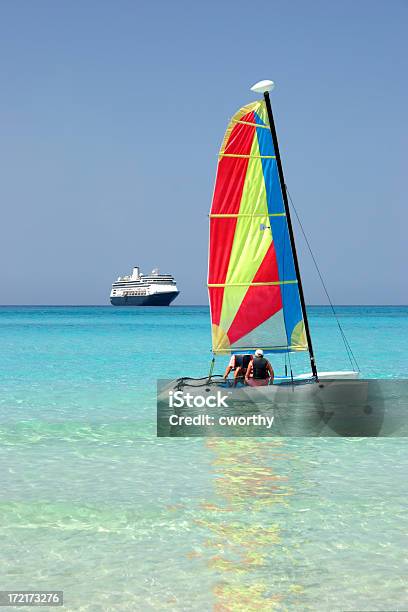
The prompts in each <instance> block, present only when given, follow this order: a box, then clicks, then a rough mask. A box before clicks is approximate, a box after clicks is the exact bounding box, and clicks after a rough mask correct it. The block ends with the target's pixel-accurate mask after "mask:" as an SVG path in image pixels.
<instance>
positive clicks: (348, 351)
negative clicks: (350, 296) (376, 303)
mask: <svg viewBox="0 0 408 612" xmlns="http://www.w3.org/2000/svg"><path fill="white" fill-rule="evenodd" d="M285 189H286V191H287V194H288V196H289V200H290V203H291V205H292V208H293V210H294V212H295V215H296V219H297V220H298V223H299V226H300V229H301V231H302V234H303V237H304V239H305V241H306V244H307V248H308V249H309V253H310V255H311V257H312V260H313V263H314V265H315V268H316V270H317V273H318V275H319V278H320V282H321V283H322V286H323V289H324V292H325V294H326V297H327V299H328V302H329V304H330V307H331V310H332V313H333V315H334V318H335V319H336V322H337V325H338V328H339V330H340V334H341V337H342V339H343V342H344V346H345V347H346V352H347V356H348V358H349V360H350V363H351V367H352V368H354V367H356V368H357V371H358V372H359V371H360V367H359V365H358V362H357V359H356V358H355V356H354V353H353V351H352V349H351V346H350V343H349V341H348V340H347V338H346V334H345V333H344V331H343V328H342V326H341V324H340V321H339V319H338V316H337V313H336V310H335V308H334V305H333V302H332V301H331V299H330V295H329V292H328V290H327V287H326V284H325V282H324V280H323V276H322V274H321V272H320V269H319V266H318V265H317V261H316V258H315V256H314V254H313V251H312V247H311V246H310V243H309V240H308V239H307V236H306V232H305V230H304V228H303V225H302V222H301V220H300V217H299V215H298V212H297V210H296V207H295V205H294V203H293V200H292V196H291V195H290V192H289V189H288V187H287V185H285ZM353 360H354V364H353Z"/></svg>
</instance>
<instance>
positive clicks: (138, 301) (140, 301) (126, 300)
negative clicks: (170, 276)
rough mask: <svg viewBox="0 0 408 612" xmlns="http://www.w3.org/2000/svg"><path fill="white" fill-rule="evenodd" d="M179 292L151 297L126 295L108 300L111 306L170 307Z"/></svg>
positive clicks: (157, 294) (156, 294)
mask: <svg viewBox="0 0 408 612" xmlns="http://www.w3.org/2000/svg"><path fill="white" fill-rule="evenodd" d="M179 293H180V292H179V291H171V292H169V293H155V294H153V295H128V296H126V297H120V296H114V297H111V298H110V301H111V304H112V306H170V304H171V302H173V300H175V299H176V297H177V296H178V294H179Z"/></svg>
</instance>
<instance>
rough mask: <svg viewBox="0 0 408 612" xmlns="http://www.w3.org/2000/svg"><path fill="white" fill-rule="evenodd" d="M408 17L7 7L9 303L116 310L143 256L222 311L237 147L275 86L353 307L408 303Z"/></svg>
mask: <svg viewBox="0 0 408 612" xmlns="http://www.w3.org/2000/svg"><path fill="white" fill-rule="evenodd" d="M407 17H408V4H407V2H405V1H404V2H402V1H398V0H392V1H390V2H385V1H382V2H378V1H370V2H367V1H365V0H359V2H354V1H353V2H350V1H348V0H346V1H344V2H341V3H332V2H330V3H329V2H318V1H313V0H312V1H311V2H307V3H306V2H301V1H299V2H295V1H290V0H289V1H287V2H284V3H283V2H275V1H272V2H265V3H263V4H258V5H251V4H249V3H248V2H241V1H239V0H238V1H237V0H235V1H234V2H228V1H226V2H223V1H220V0H219V1H218V2H212V1H208V2H205V3H204V2H203V3H193V2H182V1H173V2H138V1H136V0H133V1H128V0H120V1H117V2H114V1H113V0H111V1H109V2H108V1H106V0H97V1H96V0H84V1H83V2H68V1H67V0H65V1H61V2H54V1H47V0H38V1H36V2H22V1H20V0H3V1H2V2H1V4H0V75H1V81H2V83H1V85H2V87H1V96H0V165H1V177H2V178H1V181H0V201H1V206H2V224H1V237H0V257H1V262H2V265H1V266H0V275H1V277H0V287H1V293H2V295H1V298H0V301H1V303H4V304H7V303H8V304H19V303H23V304H30V303H31V304H35V303H37V304H103V303H106V302H107V300H108V295H109V290H110V284H111V282H112V281H113V280H114V278H115V277H116V276H117V275H118V274H119V273H121V274H123V273H125V272H127V270H129V269H130V268H131V266H132V265H134V264H139V265H140V266H141V267H142V269H143V270H144V271H146V272H147V271H149V270H150V269H151V268H152V267H154V266H159V267H160V268H161V270H162V271H163V272H171V273H173V274H174V275H175V276H176V279H177V281H178V283H179V286H180V289H181V291H182V295H181V296H180V298H179V300H178V303H180V304H181V303H185V304H192V303H201V304H203V303H206V301H207V293H206V288H205V281H206V266H207V263H206V260H207V239H208V218H207V215H208V212H209V207H210V201H211V195H212V189H213V183H214V177H215V170H216V161H217V152H218V149H219V145H220V142H221V140H222V136H223V132H224V130H225V127H226V124H227V121H228V119H229V118H230V116H231V115H232V114H233V113H234V112H235V110H236V109H237V108H238V107H239V106H241V105H242V104H244V103H247V102H249V101H251V100H253V99H254V97H253V94H252V93H251V92H250V91H249V87H250V86H251V85H252V84H253V83H254V82H255V81H257V80H260V79H263V78H271V79H273V80H274V81H275V82H276V84H277V87H276V90H275V91H274V92H273V97H272V102H273V106H274V112H275V120H276V124H277V130H278V136H279V139H280V144H281V153H282V156H283V164H284V170H285V175H286V180H287V183H288V186H289V189H290V191H291V194H292V196H293V198H294V201H295V204H296V206H297V209H298V211H299V213H300V215H301V218H302V220H303V223H304V226H305V229H306V231H307V234H308V236H309V239H310V242H311V244H312V246H313V248H314V251H315V254H316V257H317V259H318V261H319V263H320V266H321V269H322V273H323V275H324V276H325V278H326V281H327V285H328V288H329V291H330V293H331V295H332V297H333V299H334V301H335V302H337V303H340V304H341V303H345V304H364V303H366V304H375V303H377V304H388V303H390V304H392V303H395V304H402V303H404V304H406V303H408V296H407V289H406V285H407V283H406V280H405V279H406V272H405V261H406V259H407V257H406V255H407V249H406V242H407V241H406V235H407V227H408V213H407V205H406V200H407V196H406V174H407V170H406V167H407V164H406V160H407V150H408V147H407V132H408V129H407V120H406V109H407V78H406V75H407V72H408V70H407V68H408V66H407V57H408V53H407V51H408V49H407V46H408V45H407V36H406V30H407V22H408V19H407ZM295 230H296V225H295ZM297 235H298V236H299V232H297ZM298 244H299V254H300V259H301V270H302V276H303V282H304V287H305V292H306V298H307V300H308V301H309V302H310V303H324V295H323V291H322V289H321V287H320V284H319V281H318V279H317V276H316V274H315V272H314V270H313V266H312V264H311V262H310V259H309V257H308V256H307V254H306V251H305V249H304V245H303V241H302V240H301V239H300V237H299V240H298Z"/></svg>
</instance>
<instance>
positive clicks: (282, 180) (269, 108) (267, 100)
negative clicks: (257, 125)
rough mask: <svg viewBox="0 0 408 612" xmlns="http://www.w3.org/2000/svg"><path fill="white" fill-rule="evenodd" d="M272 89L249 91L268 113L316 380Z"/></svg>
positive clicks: (264, 84) (265, 84) (269, 85)
mask: <svg viewBox="0 0 408 612" xmlns="http://www.w3.org/2000/svg"><path fill="white" fill-rule="evenodd" d="M273 87H274V83H273V82H272V81H261V82H260V83H256V85H254V86H253V87H251V89H252V91H256V92H259V93H263V95H264V98H265V105H266V111H267V113H268V119H269V128H270V131H271V136H272V142H273V146H274V149H275V156H276V165H277V168H278V174H279V180H280V184H281V191H282V197H283V203H284V206H285V213H286V221H287V224H288V230H289V239H290V243H291V246H292V252H293V263H294V265H295V272H296V278H297V281H298V289H299V298H300V306H301V308H302V314H303V321H304V323H305V332H306V339H307V345H308V347H309V355H310V365H311V368H312V374H313V376H316V378H317V367H316V362H315V358H314V353H313V345H312V338H311V336H310V329H309V322H308V319H307V312H306V303H305V296H304V295H303V287H302V279H301V277H300V269H299V262H298V257H297V253H296V245H295V237H294V234H293V227H292V221H291V218H290V210H289V201H288V195H287V192H286V183H285V177H284V175H283V168H282V161H281V156H280V152H279V143H278V136H277V134H276V128H275V121H274V119H273V113H272V105H271V100H270V97H269V91H270V90H271V89H273Z"/></svg>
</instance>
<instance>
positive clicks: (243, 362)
mask: <svg viewBox="0 0 408 612" xmlns="http://www.w3.org/2000/svg"><path fill="white" fill-rule="evenodd" d="M252 359H253V356H252V355H232V357H231V359H230V362H229V364H228V365H227V368H226V370H225V373H224V380H227V378H228V375H229V373H230V372H231V370H233V371H234V385H236V384H237V382H238V380H239V379H242V381H244V379H245V375H246V372H247V368H248V365H249V364H250V363H251V361H252Z"/></svg>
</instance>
